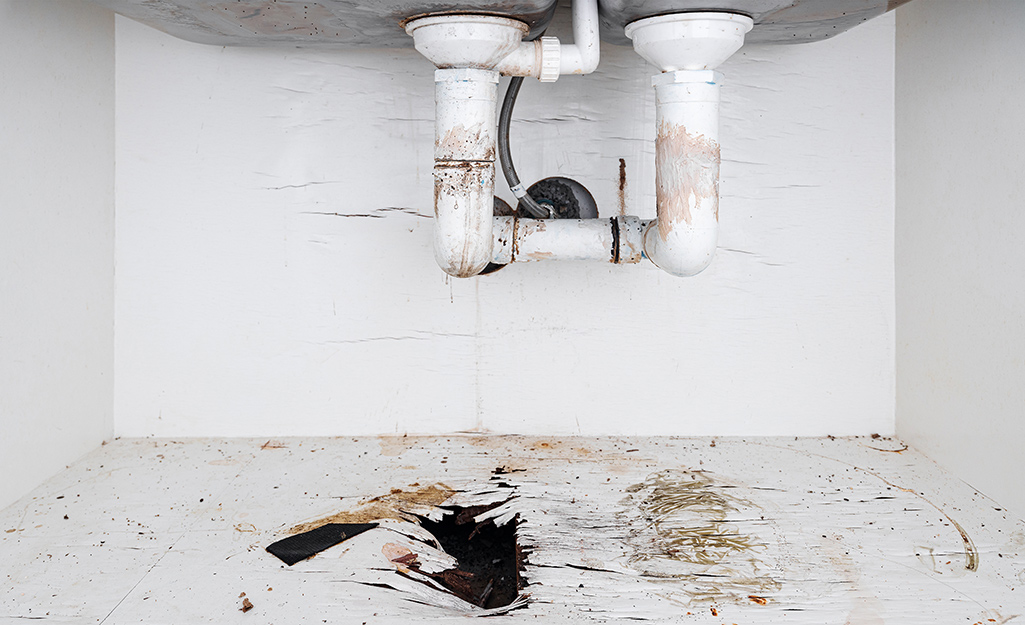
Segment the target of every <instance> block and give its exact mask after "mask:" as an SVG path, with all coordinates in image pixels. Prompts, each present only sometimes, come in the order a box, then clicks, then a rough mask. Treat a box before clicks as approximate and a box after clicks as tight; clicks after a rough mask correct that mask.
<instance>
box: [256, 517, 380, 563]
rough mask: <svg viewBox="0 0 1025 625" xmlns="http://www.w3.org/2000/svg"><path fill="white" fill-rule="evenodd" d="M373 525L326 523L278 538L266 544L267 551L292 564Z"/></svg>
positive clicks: (371, 527) (375, 524)
mask: <svg viewBox="0 0 1025 625" xmlns="http://www.w3.org/2000/svg"><path fill="white" fill-rule="evenodd" d="M375 527H377V523H328V524H326V525H321V526H320V527H318V528H315V529H312V530H309V531H308V532H303V533H302V534H295V535H294V536H289V537H288V538H284V539H282V540H279V541H278V542H276V543H274V544H272V545H270V546H268V547H267V551H269V552H270V553H272V554H274V555H275V556H277V557H278V559H280V560H281V561H282V562H284V563H285V564H287V565H288V566H292V565H293V564H295V563H296V562H302V561H303V560H305V559H307V558H312V557H313V556H315V555H317V554H318V553H320V552H321V551H324V550H325V549H330V548H331V547H334V546H335V545H337V544H339V543H341V542H344V541H346V540H348V539H350V538H352V537H353V536H357V535H359V534H362V533H363V532H365V531H367V530H371V529H374V528H375Z"/></svg>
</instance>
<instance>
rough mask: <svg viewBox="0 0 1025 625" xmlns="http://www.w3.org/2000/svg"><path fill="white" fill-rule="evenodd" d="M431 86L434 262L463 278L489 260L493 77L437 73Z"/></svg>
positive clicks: (495, 85)
mask: <svg viewBox="0 0 1025 625" xmlns="http://www.w3.org/2000/svg"><path fill="white" fill-rule="evenodd" d="M434 80H435V103H436V111H435V133H434V217H435V220H434V256H435V258H436V259H437V261H438V265H440V266H441V268H442V269H443V270H444V271H445V273H447V274H449V275H452V276H456V277H458V278H468V277H470V276H475V275H477V274H478V273H480V272H481V270H483V269H484V267H485V266H487V264H488V262H489V261H490V260H491V246H492V213H493V211H494V192H495V144H496V134H497V132H498V118H497V108H496V102H497V99H498V72H495V71H491V70H482V69H439V70H437V71H436V72H435V73H434Z"/></svg>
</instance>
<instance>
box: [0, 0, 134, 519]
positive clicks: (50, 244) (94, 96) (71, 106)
mask: <svg viewBox="0 0 1025 625" xmlns="http://www.w3.org/2000/svg"><path fill="white" fill-rule="evenodd" d="M0 172H2V173H0V432H2V433H0V475H2V476H3V479H0V508H3V507H5V506H6V505H8V504H9V503H11V502H13V501H14V500H16V499H17V498H18V497H20V496H22V495H23V494H25V493H27V492H28V491H29V490H31V489H32V488H33V487H35V486H36V485H37V484H39V483H40V482H41V481H43V480H44V479H46V478H47V477H49V476H50V475H52V474H53V473H56V472H57V471H59V470H61V469H63V468H64V466H65V465H66V464H68V463H70V462H72V461H73V460H75V459H76V458H78V457H79V456H81V455H82V454H84V453H86V452H87V451H89V450H90V449H92V448H93V447H96V446H97V445H99V444H100V442H101V441H102V440H103V439H104V438H105V437H107V436H109V435H110V434H111V433H112V428H113V396H114V379H113V366H114V338H113V334H114V317H113V315H114V311H113V308H114V19H113V15H112V14H110V13H108V12H107V11H104V10H101V9H98V8H95V7H93V6H92V5H89V4H87V3H84V2H81V1H80V0H49V1H47V2H39V0H0Z"/></svg>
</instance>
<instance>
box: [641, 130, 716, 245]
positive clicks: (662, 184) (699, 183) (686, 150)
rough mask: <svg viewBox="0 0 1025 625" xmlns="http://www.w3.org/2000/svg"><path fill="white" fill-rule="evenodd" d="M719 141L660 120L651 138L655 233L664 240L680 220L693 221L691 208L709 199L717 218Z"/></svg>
mask: <svg viewBox="0 0 1025 625" xmlns="http://www.w3.org/2000/svg"><path fill="white" fill-rule="evenodd" d="M719 164H720V153H719V144H718V143H716V142H715V141H713V140H711V139H709V138H707V137H705V136H704V135H702V134H691V133H689V132H687V129H686V128H685V127H683V126H678V125H675V124H669V123H666V122H662V124H661V125H660V126H659V129H658V135H657V136H656V138H655V194H656V197H657V210H658V216H659V219H658V233H659V235H660V236H661V237H662V240H663V241H665V240H667V239H668V238H669V233H670V232H672V230H673V227H674V226H675V225H676V224H678V223H680V222H681V221H683V222H686V223H688V224H690V223H692V222H693V219H694V216H693V214H692V212H691V211H692V208H696V207H697V206H699V205H700V204H702V203H704V202H706V201H707V202H711V204H712V210H713V211H714V212H715V219H716V221H718V220H719Z"/></svg>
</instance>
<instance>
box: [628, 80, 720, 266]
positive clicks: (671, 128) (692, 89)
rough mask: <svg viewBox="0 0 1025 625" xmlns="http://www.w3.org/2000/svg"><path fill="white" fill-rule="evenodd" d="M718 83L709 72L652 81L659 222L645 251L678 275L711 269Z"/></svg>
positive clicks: (716, 223)
mask: <svg viewBox="0 0 1025 625" xmlns="http://www.w3.org/2000/svg"><path fill="white" fill-rule="evenodd" d="M720 80H721V75H720V74H719V73H718V72H714V71H710V70H697V71H678V72H668V73H665V74H660V75H658V76H655V77H654V78H653V79H652V83H653V84H654V86H655V123H656V124H657V126H656V135H655V200H656V211H657V213H658V219H657V221H656V222H655V223H653V224H652V225H650V226H649V227H648V229H647V230H646V231H645V233H644V252H645V254H646V255H647V256H648V258H650V259H651V261H652V262H653V263H655V264H656V265H657V266H658V267H659V268H661V269H663V270H665V271H667V272H669V273H671V274H672V275H674V276H693V275H696V274H698V273H700V272H701V271H703V270H704V269H705V268H706V267H708V265H709V263H711V262H712V256H713V255H714V254H715V247H716V243H717V241H718V238H719V164H720V156H719V81H720Z"/></svg>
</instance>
